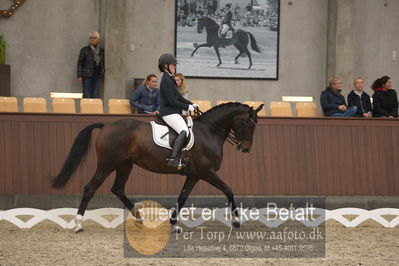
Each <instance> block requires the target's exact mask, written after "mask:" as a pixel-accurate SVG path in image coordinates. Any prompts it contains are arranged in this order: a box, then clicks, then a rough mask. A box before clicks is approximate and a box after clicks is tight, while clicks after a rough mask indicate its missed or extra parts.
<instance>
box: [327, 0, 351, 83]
mask: <svg viewBox="0 0 399 266" xmlns="http://www.w3.org/2000/svg"><path fill="white" fill-rule="evenodd" d="M354 20H355V1H354V0H330V3H329V24H330V25H329V33H328V38H329V39H328V43H329V48H328V63H327V72H328V73H327V74H328V77H329V78H330V77H332V76H338V77H340V78H341V79H342V83H343V86H344V88H345V89H349V88H351V87H352V82H353V79H354V78H355V67H356V42H355V27H354V24H355V23H354Z"/></svg>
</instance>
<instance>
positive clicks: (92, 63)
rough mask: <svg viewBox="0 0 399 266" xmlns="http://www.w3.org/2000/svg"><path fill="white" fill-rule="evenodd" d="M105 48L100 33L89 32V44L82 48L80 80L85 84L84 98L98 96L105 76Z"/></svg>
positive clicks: (79, 66)
mask: <svg viewBox="0 0 399 266" xmlns="http://www.w3.org/2000/svg"><path fill="white" fill-rule="evenodd" d="M104 72H105V63H104V49H103V48H102V47H101V46H100V34H99V33H98V32H95V31H92V32H90V33H89V45H88V46H85V47H83V48H82V49H81V50H80V54H79V59H78V75H77V77H78V81H79V82H81V83H82V86H83V98H97V91H98V87H99V85H100V80H101V78H102V77H103V76H104Z"/></svg>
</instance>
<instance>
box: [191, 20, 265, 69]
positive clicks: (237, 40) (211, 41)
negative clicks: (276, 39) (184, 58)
mask: <svg viewBox="0 0 399 266" xmlns="http://www.w3.org/2000/svg"><path fill="white" fill-rule="evenodd" d="M204 28H205V30H206V43H203V44H200V45H198V46H197V47H196V48H195V49H194V51H193V52H192V53H191V56H194V54H195V53H196V52H197V50H198V49H199V48H201V47H209V48H210V47H213V49H215V52H216V55H217V57H218V59H219V64H218V65H217V66H220V65H221V64H222V60H221V59H220V53H219V47H220V45H221V44H222V42H221V38H220V37H219V33H218V31H219V24H218V23H217V22H216V21H214V20H213V19H211V18H209V17H200V18H198V24H197V32H198V33H202V30H203V29H204ZM250 41H251V48H252V50H254V51H255V52H258V53H260V52H261V51H260V49H259V47H258V44H257V42H256V39H255V37H254V36H253V35H252V33H250V32H247V31H244V30H241V29H238V30H236V31H235V32H234V34H233V37H232V38H231V40H229V41H227V42H225V43H223V44H224V45H227V46H229V45H234V47H235V48H237V49H238V51H239V53H238V55H237V56H236V57H235V58H234V62H235V63H236V64H238V58H239V57H240V56H245V55H246V56H247V57H248V59H249V67H248V69H250V68H251V67H252V56H251V53H250V52H249V50H248V44H249V42H250Z"/></svg>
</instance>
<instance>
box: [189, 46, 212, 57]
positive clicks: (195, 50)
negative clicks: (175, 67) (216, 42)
mask: <svg viewBox="0 0 399 266" xmlns="http://www.w3.org/2000/svg"><path fill="white" fill-rule="evenodd" d="M201 47H209V48H210V47H212V44H210V43H203V44H200V45H198V46H197V47H196V48H195V49H194V51H193V52H192V53H191V57H193V56H194V54H195V53H196V52H197V50H198V49H199V48H201Z"/></svg>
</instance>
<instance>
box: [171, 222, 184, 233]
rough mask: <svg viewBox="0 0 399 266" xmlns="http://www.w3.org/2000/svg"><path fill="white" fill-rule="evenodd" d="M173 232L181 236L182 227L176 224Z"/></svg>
mask: <svg viewBox="0 0 399 266" xmlns="http://www.w3.org/2000/svg"><path fill="white" fill-rule="evenodd" d="M172 232H173V233H176V234H178V235H179V234H181V233H182V232H183V229H182V228H181V227H180V226H178V225H176V224H175V225H174V226H173V228H172Z"/></svg>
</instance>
